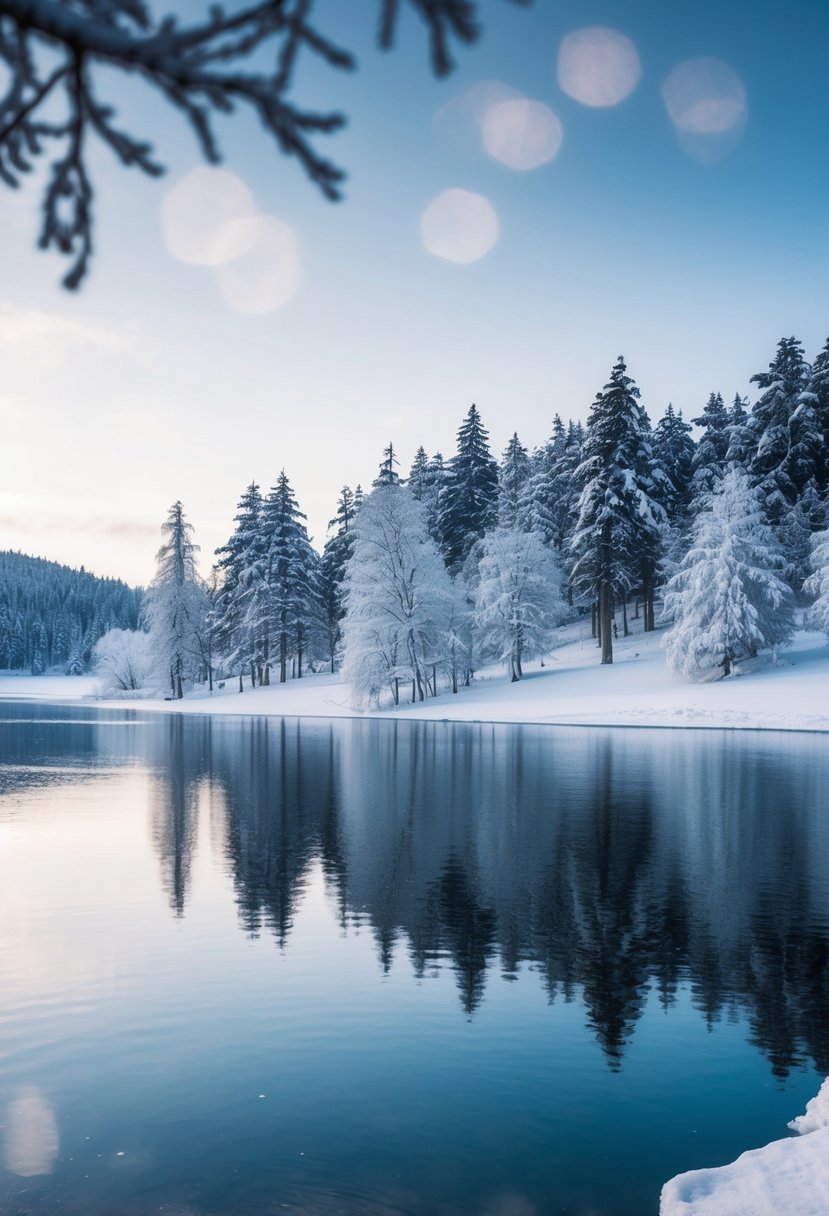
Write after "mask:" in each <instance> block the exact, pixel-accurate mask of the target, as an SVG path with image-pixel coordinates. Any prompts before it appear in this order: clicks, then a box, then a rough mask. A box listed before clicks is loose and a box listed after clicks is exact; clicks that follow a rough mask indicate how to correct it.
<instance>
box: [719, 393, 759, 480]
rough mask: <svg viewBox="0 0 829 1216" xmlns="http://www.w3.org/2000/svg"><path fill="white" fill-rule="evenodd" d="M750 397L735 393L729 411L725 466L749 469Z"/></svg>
mask: <svg viewBox="0 0 829 1216" xmlns="http://www.w3.org/2000/svg"><path fill="white" fill-rule="evenodd" d="M747 406H748V398H747V397H741V396H740V394H739V393H735V394H734V400H733V401H732V402H731V408H730V409H729V411H728V447H727V448H726V452H725V467H726V468H730V467H731V465H735V464H737V465H739V466H740V468H741V469H746V470H747V469H748V467H749V464H750V463H751V456H752V450H753V449H752V437H751V428H750V427H749V414H748V409H747V408H746V407H747Z"/></svg>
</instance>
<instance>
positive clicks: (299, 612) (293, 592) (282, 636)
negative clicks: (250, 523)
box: [255, 469, 320, 684]
mask: <svg viewBox="0 0 829 1216" xmlns="http://www.w3.org/2000/svg"><path fill="white" fill-rule="evenodd" d="M262 535H263V537H264V542H265V546H266V550H265V557H264V590H263V592H262V594H261V595H260V596H258V597H257V601H256V612H257V616H258V620H257V621H256V629H255V632H256V636H258V637H261V638H262V646H263V656H262V666H263V683H265V684H268V683H269V682H270V665H271V662H272V659H273V654H274V651H276V654H277V656H278V662H279V682H280V684H284V683H285V681H286V680H287V678H288V657H289V654H293V655H295V656H296V659H297V671H296V674H297V676H298V677H299V678H301V677H302V664H303V658H304V656H305V653H306V651H307V648H308V643H309V639H310V638H311V636H312V634H313V632H314V628H315V626H316V624H317V623H318V621H319V618H320V583H319V560H320V559H319V555H318V554H317V553H316V551H315V550H314V549H313V548H312V547H311V543H310V541H309V540H308V532H307V530H306V527H305V515H304V514H303V513H302V511H300V509H299V506H298V504H297V500H296V496H295V494H294V491H293V489H292V487H291V483H290V482H289V481H288V478H287V476H286V475H285V470H284V469H283V470H282V471H281V472H280V474H279V477H278V478H277V481H276V485H275V486H274V487H273V489H272V490H271V491H270V493H269V494H268V496H267V498H266V499H265V501H264V503H263V506H262Z"/></svg>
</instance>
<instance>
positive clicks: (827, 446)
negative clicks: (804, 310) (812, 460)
mask: <svg viewBox="0 0 829 1216" xmlns="http://www.w3.org/2000/svg"><path fill="white" fill-rule="evenodd" d="M807 391H808V392H809V393H810V394H811V397H812V401H813V403H814V408H815V411H816V413H817V416H818V421H819V423H820V428H821V431H822V433H823V448H822V460H821V462H820V466H819V469H818V475H817V484H818V489H819V490H820V492H821V494H825V493H826V491H827V489H829V338H827V340H826V342H825V343H824V345H823V347H822V349H821V350H820V353H819V354H818V355H817V357H816V359H815V361H814V363H813V364H812V370H811V375H810V376H809V385H808V389H807Z"/></svg>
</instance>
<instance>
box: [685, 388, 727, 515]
mask: <svg viewBox="0 0 829 1216" xmlns="http://www.w3.org/2000/svg"><path fill="white" fill-rule="evenodd" d="M691 421H692V422H693V424H694V426H698V427H701V428H702V434H701V435H700V438H699V442H698V443H697V448H696V453H695V456H694V465H693V470H692V474H691V480H692V487H693V498H694V500H696V501H701V500H702V497H703V496H704V495H705V494H707V493H708V492H709V491H710V490H711V489H712V487H713V486H714V485H715V484H716V483H717V482H718V481H719V480H720V478H721V477H722V475H723V473H724V471H725V461H726V453H727V452H728V424H729V418H728V410H727V409H726V408H725V402H724V401H723V399H722V394H721V393H711V395H710V396H709V398H708V400H707V402H706V403H705V407H704V409H703V411H702V414H701V415H700V416H699V418H692V419H691Z"/></svg>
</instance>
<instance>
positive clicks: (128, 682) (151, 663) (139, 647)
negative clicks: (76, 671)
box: [93, 629, 158, 696]
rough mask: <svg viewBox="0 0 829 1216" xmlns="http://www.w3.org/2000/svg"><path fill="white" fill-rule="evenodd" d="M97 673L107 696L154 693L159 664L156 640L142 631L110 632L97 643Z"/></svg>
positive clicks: (111, 630) (103, 692)
mask: <svg viewBox="0 0 829 1216" xmlns="http://www.w3.org/2000/svg"><path fill="white" fill-rule="evenodd" d="M93 670H94V671H95V674H96V675H97V676H98V678H99V681H100V684H99V691H100V692H101V693H102V694H103V695H112V694H114V695H116V696H123V695H125V694H127V695H128V694H130V693H137V692H144V693H145V694H146V693H150V692H154V691H155V690H156V687H157V680H158V665H157V662H156V656H155V654H154V652H153V642H152V638H151V637H150V635H149V634H148V633H145V632H144V631H143V630H141V629H109V630H108V631H107V632H106V633H105V634H104V635H103V637H101V638H99V639H98V641H97V642H96V643H95V650H94V651H93Z"/></svg>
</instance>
